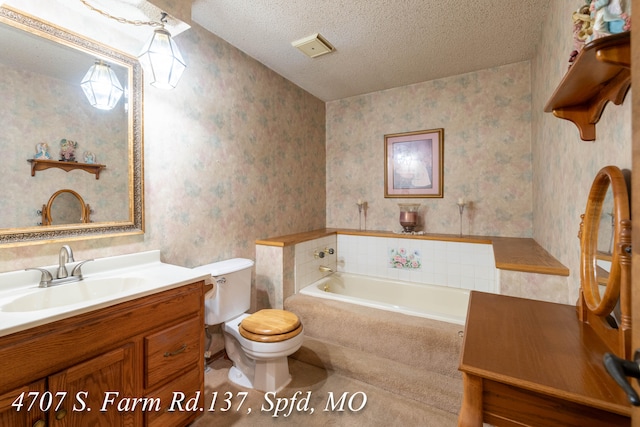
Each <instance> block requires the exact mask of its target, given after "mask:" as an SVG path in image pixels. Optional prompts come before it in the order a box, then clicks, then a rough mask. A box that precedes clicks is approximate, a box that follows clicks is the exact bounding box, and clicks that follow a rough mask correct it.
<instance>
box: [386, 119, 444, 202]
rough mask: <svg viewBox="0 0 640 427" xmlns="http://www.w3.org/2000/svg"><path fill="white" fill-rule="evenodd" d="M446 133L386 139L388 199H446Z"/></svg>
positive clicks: (418, 133) (424, 132) (425, 132)
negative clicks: (444, 184)
mask: <svg viewBox="0 0 640 427" xmlns="http://www.w3.org/2000/svg"><path fill="white" fill-rule="evenodd" d="M443 157H444V129H431V130H421V131H415V132H406V133H394V134H389V135H385V136H384V159H385V160H384V197H434V198H437V197H442V196H443V192H442V189H443V164H444V163H443Z"/></svg>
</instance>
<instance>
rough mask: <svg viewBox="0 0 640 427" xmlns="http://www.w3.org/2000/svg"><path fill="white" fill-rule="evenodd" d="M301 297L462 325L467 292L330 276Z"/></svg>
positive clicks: (351, 276) (396, 282)
mask: <svg viewBox="0 0 640 427" xmlns="http://www.w3.org/2000/svg"><path fill="white" fill-rule="evenodd" d="M300 293H301V294H304V295H311V296H315V297H320V298H327V299H332V300H336V301H344V302H348V303H352V304H359V305H363V306H366V307H372V308H378V309H381V310H388V311H395V312H398V313H403V314H408V315H411V316H419V317H426V318H429V319H434V320H441V321H444V322H449V323H455V324H459V325H464V323H465V320H466V316H467V305H468V304H469V291H468V290H466V289H459V288H450V287H446V286H437V285H427V284H421V283H411V282H403V281H399V280H391V279H382V278H377V277H371V276H363V275H359V274H351V273H333V274H330V275H329V276H326V277H324V278H322V279H320V280H318V281H317V282H314V283H312V284H311V285H309V286H306V287H305V288H303V289H301V290H300Z"/></svg>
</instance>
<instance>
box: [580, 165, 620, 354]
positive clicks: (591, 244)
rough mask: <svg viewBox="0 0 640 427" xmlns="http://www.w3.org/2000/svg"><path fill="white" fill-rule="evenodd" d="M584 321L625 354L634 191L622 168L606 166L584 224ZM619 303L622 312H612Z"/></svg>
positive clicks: (595, 185)
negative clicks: (630, 210)
mask: <svg viewBox="0 0 640 427" xmlns="http://www.w3.org/2000/svg"><path fill="white" fill-rule="evenodd" d="M579 236H580V250H581V254H580V285H581V292H580V301H579V305H581V306H582V307H581V308H582V309H581V310H580V311H579V313H580V316H581V320H583V321H585V322H587V323H589V324H590V325H592V326H593V328H594V330H596V332H598V334H599V335H600V336H601V338H603V340H604V341H605V342H607V343H608V344H610V346H611V347H613V348H612V350H614V351H616V353H617V354H619V355H622V353H624V351H622V353H621V352H620V351H617V350H624V347H625V345H626V344H625V339H624V337H622V339H621V337H620V334H626V333H629V334H630V328H631V313H630V300H629V296H630V289H629V286H630V280H629V279H630V274H629V269H630V262H631V260H630V253H629V252H630V248H631V221H630V214H629V192H628V190H627V184H626V181H625V177H624V175H623V173H622V171H621V170H620V169H619V168H618V167H616V166H606V167H604V168H602V169H601V170H600V171H599V172H598V174H597V175H596V177H595V179H594V180H593V184H592V185H591V190H590V192H589V198H588V199H587V207H586V210H585V213H584V214H583V215H582V223H581V224H580V234H579ZM616 307H619V312H620V314H619V316H612V315H611V314H612V312H613V311H614V309H616Z"/></svg>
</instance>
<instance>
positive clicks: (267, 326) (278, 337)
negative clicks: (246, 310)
mask: <svg viewBox="0 0 640 427" xmlns="http://www.w3.org/2000/svg"><path fill="white" fill-rule="evenodd" d="M238 330H239V331H240V335H242V336H243V337H244V338H246V339H248V340H251V341H258V342H279V341H284V340H288V339H290V338H293V337H295V336H296V335H298V334H299V333H300V332H302V324H301V323H300V319H298V316H296V315H295V314H294V313H291V312H290V311H286V310H276V309H264V310H260V311H257V312H255V313H254V314H252V315H251V316H249V317H245V318H244V319H243V320H242V322H241V323H240V326H239V327H238Z"/></svg>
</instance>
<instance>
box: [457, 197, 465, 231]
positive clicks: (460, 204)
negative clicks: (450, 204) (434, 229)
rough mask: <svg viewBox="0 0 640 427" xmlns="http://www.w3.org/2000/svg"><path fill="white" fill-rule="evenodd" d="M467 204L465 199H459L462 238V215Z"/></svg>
mask: <svg viewBox="0 0 640 427" xmlns="http://www.w3.org/2000/svg"><path fill="white" fill-rule="evenodd" d="M465 204H466V203H465V202H464V198H462V197H460V198H458V203H457V205H458V211H459V212H460V236H462V213H463V212H464V205H465Z"/></svg>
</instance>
